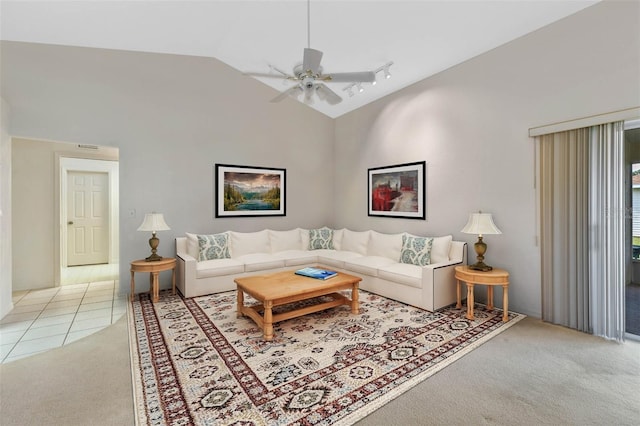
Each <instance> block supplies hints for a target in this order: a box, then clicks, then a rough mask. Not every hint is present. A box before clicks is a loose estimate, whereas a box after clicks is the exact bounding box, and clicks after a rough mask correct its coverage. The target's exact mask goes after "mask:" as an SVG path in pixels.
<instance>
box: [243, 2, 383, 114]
mask: <svg viewBox="0 0 640 426" xmlns="http://www.w3.org/2000/svg"><path fill="white" fill-rule="evenodd" d="M310 10H311V8H310V0H307V47H306V48H305V49H304V53H303V57H302V64H299V65H296V66H295V67H294V68H293V74H288V73H286V72H284V71H282V70H280V69H278V68H276V67H274V66H272V65H269V67H270V68H271V71H275V73H273V72H272V73H246V74H247V75H252V76H255V77H268V78H284V79H285V81H294V82H296V84H295V85H294V86H292V87H290V88H288V89H287V90H285V91H283V92H281V93H280V94H279V95H278V96H276V97H275V98H273V99H271V102H280V101H281V100H283V99H284V98H286V97H288V96H290V97H293V98H299V97H300V95H302V94H304V96H303V100H304V102H305V103H307V104H312V103H313V97H314V96H313V95H314V94H315V95H317V97H318V99H320V100H321V101H324V102H327V103H328V104H330V105H336V104H338V103H340V102H342V98H341V97H340V96H339V95H338V94H337V93H336V92H334V91H333V90H332V89H330V88H329V87H328V86H327V85H326V84H325V83H349V84H348V85H347V87H345V88H344V89H343V90H347V91H348V93H349V96H350V97H351V96H353V90H352V89H353V88H354V87H356V88H357V90H358V92H360V93H362V92H364V88H363V87H362V83H371V84H372V85H375V83H376V74H377V73H378V72H380V71H384V73H385V77H386V78H389V77H390V76H391V74H390V73H389V67H390V66H391V64H393V62H389V63H387V64H385V65H383V66H382V67H380V68H378V69H377V70H375V71H358V72H344V73H325V72H324V71H323V69H322V67H321V66H320V62H321V60H322V55H323V53H322V52H321V51H319V50H316V49H312V48H311V11H310Z"/></svg>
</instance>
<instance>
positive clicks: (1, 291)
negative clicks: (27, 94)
mask: <svg viewBox="0 0 640 426" xmlns="http://www.w3.org/2000/svg"><path fill="white" fill-rule="evenodd" d="M9 113H10V111H9V105H8V104H7V103H6V102H5V100H4V99H2V98H0V318H2V317H4V316H5V315H6V314H7V313H8V312H9V311H10V310H11V309H12V308H13V302H12V300H11V292H12V286H11V212H12V208H11V137H10V136H9V130H10V127H9V119H10V116H9Z"/></svg>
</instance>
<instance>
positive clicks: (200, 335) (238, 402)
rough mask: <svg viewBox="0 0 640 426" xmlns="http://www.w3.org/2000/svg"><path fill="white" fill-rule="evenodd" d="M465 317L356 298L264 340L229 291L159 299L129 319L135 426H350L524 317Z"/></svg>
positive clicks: (137, 306) (136, 305)
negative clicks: (356, 310)
mask: <svg viewBox="0 0 640 426" xmlns="http://www.w3.org/2000/svg"><path fill="white" fill-rule="evenodd" d="M247 299H248V300H245V303H250V302H251V299H250V298H247ZM314 302H315V301H305V302H299V303H298V304H297V305H300V304H308V303H314ZM298 307H299V306H298ZM274 312H275V310H274ZM464 313H465V310H464V309H455V308H447V309H444V310H441V311H438V312H434V313H431V312H427V311H424V310H421V309H418V308H414V307H411V306H408V305H405V304H402V303H399V302H396V301H393V300H390V299H386V298H384V297H381V296H378V295H375V294H372V293H368V292H365V291H361V292H360V314H359V315H353V314H351V311H350V308H349V307H348V306H340V307H336V308H332V309H329V310H326V311H322V312H318V313H315V314H310V315H306V316H303V317H300V318H295V319H292V320H288V321H283V322H281V323H277V324H274V333H275V336H274V339H273V340H272V341H270V342H267V341H264V340H263V338H262V331H261V330H260V329H258V327H257V326H256V324H255V323H254V322H253V321H252V320H251V319H249V318H237V317H236V292H235V291H232V292H226V293H219V294H214V295H210V296H203V297H197V298H192V299H183V298H181V297H180V296H172V295H170V294H169V293H167V292H165V293H163V294H162V297H161V299H160V301H159V302H157V303H151V301H150V300H149V298H148V295H146V294H143V295H141V297H140V298H139V299H137V300H135V301H134V302H132V303H131V304H130V312H129V334H130V339H131V345H130V346H131V359H132V374H133V387H134V397H135V406H136V412H137V416H138V418H137V421H138V423H139V424H151V425H168V424H172V425H187V424H194V425H213V424H215V425H247V426H248V425H256V426H257V425H329V424H331V425H349V424H353V423H354V422H356V421H358V420H359V419H361V418H363V417H364V416H366V415H368V414H369V413H371V412H373V411H374V410H376V409H377V408H379V407H380V406H382V405H384V404H386V403H387V402H389V401H391V400H392V399H394V398H395V397H397V396H398V395H400V394H402V393H403V392H405V391H407V390H408V389H410V388H411V387H413V386H415V385H416V384H418V383H420V382H421V381H423V380H425V379H426V378H428V377H430V376H431V375H433V374H434V373H436V372H437V371H439V370H441V369H442V368H444V367H446V366H447V365H449V364H451V363H452V362H454V361H456V360H457V359H459V358H461V357H462V356H464V355H465V354H467V353H469V352H470V351H472V350H473V349H474V348H476V347H478V346H479V345H481V344H483V343H484V342H486V341H488V340H489V339H491V338H492V337H494V336H496V335H497V334H499V333H500V332H502V331H504V330H506V329H507V328H508V327H510V326H511V325H513V324H515V323H516V322H518V321H520V320H521V319H522V318H524V315H520V314H517V313H509V321H508V322H506V323H503V322H502V311H501V310H499V309H494V310H493V311H487V310H486V309H485V307H484V306H483V305H479V304H476V309H475V320H473V321H469V320H467V319H466V318H465V317H464Z"/></svg>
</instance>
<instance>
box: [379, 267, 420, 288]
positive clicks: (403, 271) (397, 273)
mask: <svg viewBox="0 0 640 426" xmlns="http://www.w3.org/2000/svg"><path fill="white" fill-rule="evenodd" d="M378 277H380V278H382V279H385V280H387V281H391V282H394V283H400V284H404V285H408V286H411V287H416V288H422V267H421V266H417V265H411V264H408V263H394V264H392V265H388V266H381V267H380V268H378Z"/></svg>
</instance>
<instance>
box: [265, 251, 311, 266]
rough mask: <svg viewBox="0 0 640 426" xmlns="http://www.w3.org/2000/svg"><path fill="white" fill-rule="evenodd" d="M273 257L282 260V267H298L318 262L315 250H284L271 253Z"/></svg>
mask: <svg viewBox="0 0 640 426" xmlns="http://www.w3.org/2000/svg"><path fill="white" fill-rule="evenodd" d="M273 257H275V258H276V259H282V260H284V266H298V265H305V264H310V263H317V262H318V255H317V254H316V251H315V250H313V251H309V250H285V251H279V252H278V253H273Z"/></svg>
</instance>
